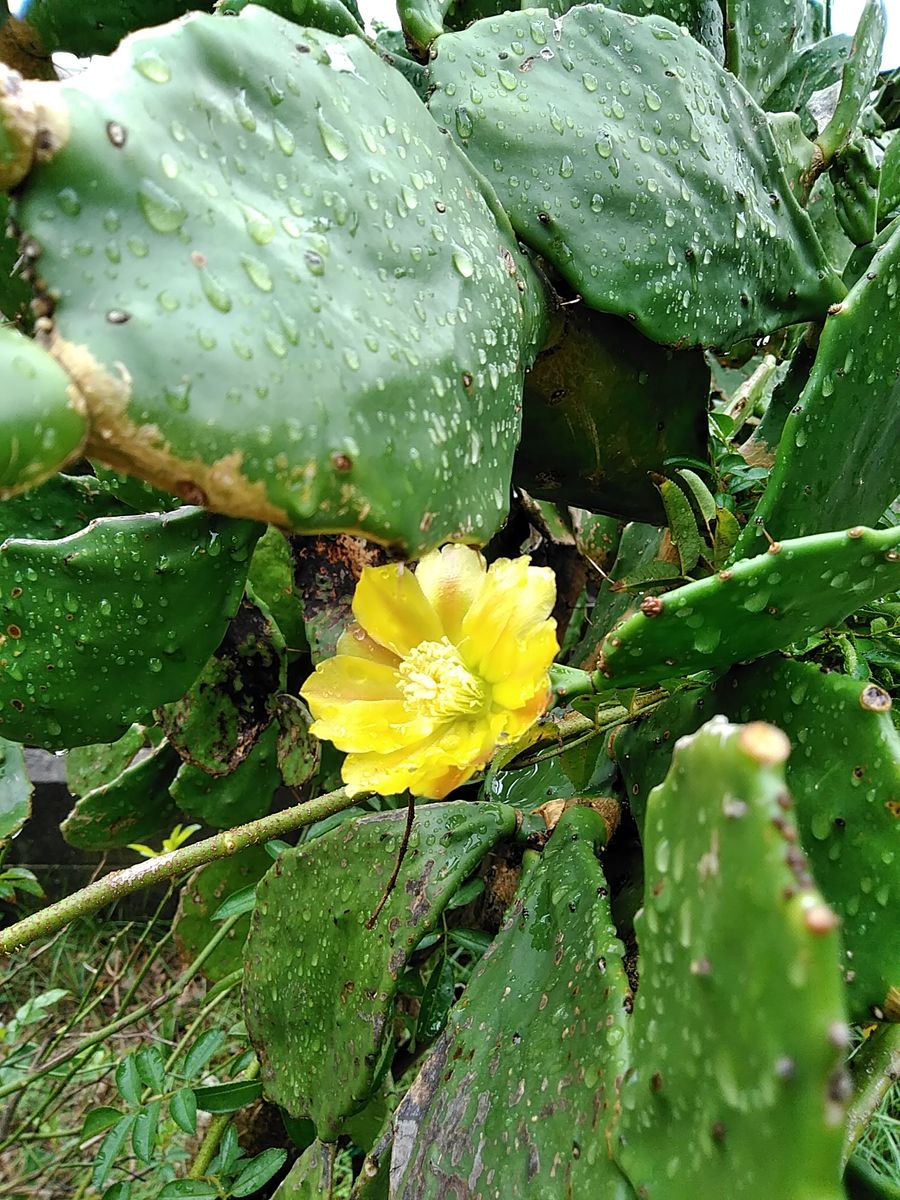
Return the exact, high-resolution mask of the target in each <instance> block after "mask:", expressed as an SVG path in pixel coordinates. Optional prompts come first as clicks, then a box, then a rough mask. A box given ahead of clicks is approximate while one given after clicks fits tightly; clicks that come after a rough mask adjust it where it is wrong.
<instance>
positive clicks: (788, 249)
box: [430, 5, 844, 346]
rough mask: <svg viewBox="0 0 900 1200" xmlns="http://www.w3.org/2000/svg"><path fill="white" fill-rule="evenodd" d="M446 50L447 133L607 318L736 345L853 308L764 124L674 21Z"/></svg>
mask: <svg viewBox="0 0 900 1200" xmlns="http://www.w3.org/2000/svg"><path fill="white" fill-rule="evenodd" d="M434 51H435V52H436V58H435V59H434V61H433V62H432V63H431V68H430V70H431V75H432V78H433V79H434V81H435V83H436V84H437V90H436V91H435V94H434V95H433V97H432V98H431V101H430V108H431V112H432V114H433V115H434V117H435V119H436V120H437V121H438V122H440V123H441V124H442V125H445V126H446V127H447V128H448V129H449V130H450V131H451V133H453V135H454V137H456V139H457V140H458V141H459V143H460V145H461V146H463V147H464V148H465V150H466V152H467V153H468V154H469V155H470V157H471V158H472V161H473V162H474V163H475V165H476V166H477V167H478V168H479V170H481V171H483V172H484V174H485V175H486V176H487V177H488V178H489V179H490V182H491V183H492V184H493V186H494V187H495V188H496V189H497V193H498V195H499V197H500V200H501V202H502V204H503V206H504V208H505V209H506V211H507V212H508V213H509V214H510V219H511V220H512V223H513V225H514V226H515V229H516V231H517V233H518V234H519V235H520V236H521V237H522V238H523V239H524V240H525V241H526V242H528V244H529V245H530V246H532V247H533V248H534V249H535V250H537V251H538V252H539V253H540V254H542V255H543V256H544V257H545V258H547V259H548V260H549V261H550V262H552V263H553V265H554V266H555V267H556V268H557V269H558V270H559V271H560V273H561V274H562V275H563V276H564V277H565V279H566V280H567V281H568V283H569V284H570V285H571V286H572V287H573V288H574V289H575V290H576V291H577V292H578V293H579V294H580V295H582V296H583V297H584V299H585V300H586V301H587V303H588V304H589V305H591V307H593V308H597V309H600V310H601V311H604V312H613V313H617V314H619V315H620V316H626V317H628V318H629V319H630V320H632V321H634V323H635V324H636V325H637V327H638V328H639V329H640V330H641V331H642V332H643V333H645V334H646V335H647V336H648V337H650V338H652V339H653V340H654V341H659V342H666V343H672V344H678V345H683V346H690V345H692V344H694V343H698V342H699V343H702V344H704V345H710V346H723V345H729V344H731V343H732V342H735V341H738V340H740V339H741V338H746V337H752V336H755V335H758V334H761V333H766V332H768V331H770V330H772V329H776V328H778V327H779V326H782V325H789V324H791V323H793V322H796V321H800V320H803V319H805V318H808V317H813V316H818V315H820V314H821V313H823V312H824V311H825V309H826V308H827V306H828V304H829V303H831V302H832V301H836V300H839V299H840V298H841V296H843V294H844V287H843V285H842V284H841V282H840V280H839V279H837V277H836V276H835V275H834V273H833V271H832V270H831V268H830V267H829V265H828V263H827V262H826V260H825V257H824V254H823V252H822V249H821V247H820V246H819V243H818V239H817V238H816V236H815V233H814V232H813V229H812V226H811V224H810V221H809V218H808V217H807V216H806V214H805V213H804V212H803V211H802V210H801V209H800V207H799V205H798V204H797V201H796V200H795V198H794V196H793V194H792V193H791V191H790V188H789V187H788V184H787V181H786V180H785V178H784V175H783V173H782V171H781V168H780V166H779V160H778V154H777V151H776V149H775V144H774V142H773V140H772V135H771V133H770V132H769V129H768V125H767V123H766V119H765V116H764V114H763V113H762V112H761V111H760V110H759V109H758V108H757V106H756V104H755V103H754V102H753V101H752V99H751V98H750V97H749V96H748V95H747V93H746V92H745V91H744V89H743V88H742V87H741V86H740V85H739V84H738V83H737V82H736V81H735V79H734V78H733V76H732V75H730V74H729V73H728V72H727V71H725V70H723V69H722V68H721V67H720V66H719V65H718V63H717V62H716V61H715V60H714V59H713V58H712V57H711V56H710V55H709V54H708V53H707V52H706V51H705V50H704V49H703V48H702V47H701V46H700V45H699V44H698V43H697V42H695V41H694V40H693V38H691V37H689V36H688V35H687V34H686V33H685V32H684V31H682V30H681V29H679V28H678V27H677V26H675V25H673V24H672V23H671V22H669V21H666V20H665V19H664V18H662V17H654V16H650V17H644V18H638V17H631V16H627V15H625V14H622V13H616V12H612V11H610V10H608V9H605V8H603V7H602V6H600V5H581V6H578V7H575V8H572V9H570V10H569V12H567V13H566V14H565V15H564V16H562V17H559V18H557V19H556V20H553V19H552V18H551V17H550V16H549V14H547V13H546V11H545V10H541V9H528V10H526V11H524V12H523V13H505V14H504V15H503V16H501V17H497V18H496V19H490V20H484V21H479V22H476V24H474V25H472V26H470V27H469V28H468V29H467V30H465V31H464V32H463V33H459V34H444V35H443V36H442V37H441V38H439V39H438V41H437V42H436V43H435V46H434ZM498 55H499V57H500V59H501V60H502V61H500V62H498V61H497V59H498ZM495 63H496V65H493V64H495ZM489 64H490V65H489ZM636 66H639V67H640V74H639V75H636V74H635V70H634V67H636ZM736 281H740V285H739V286H736Z"/></svg>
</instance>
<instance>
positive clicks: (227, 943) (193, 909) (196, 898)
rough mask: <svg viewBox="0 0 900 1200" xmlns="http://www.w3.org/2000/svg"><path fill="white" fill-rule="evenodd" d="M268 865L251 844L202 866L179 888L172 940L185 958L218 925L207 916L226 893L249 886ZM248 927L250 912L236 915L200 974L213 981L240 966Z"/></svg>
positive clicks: (197, 950)
mask: <svg viewBox="0 0 900 1200" xmlns="http://www.w3.org/2000/svg"><path fill="white" fill-rule="evenodd" d="M271 865H272V859H271V858H270V857H269V853H268V851H267V850H265V849H264V848H263V847H262V846H251V847H250V849H249V850H242V851H241V852H240V854H235V855H232V857H231V858H223V859H220V860H219V861H218V862H213V863H210V864H209V866H206V867H202V868H201V869H200V870H199V871H195V872H194V874H193V875H192V876H191V877H190V879H189V880H188V881H187V883H186V884H185V886H184V887H183V888H182V890H181V898H180V900H179V902H178V912H177V913H176V915H175V924H174V931H175V942H176V944H177V945H178V947H179V949H180V950H181V952H182V954H183V955H184V957H185V960H186V961H193V959H195V958H196V957H197V955H198V954H199V953H200V951H201V950H202V949H203V947H204V946H205V945H206V944H207V942H208V941H209V940H210V938H211V937H212V936H213V934H215V933H218V931H219V930H220V929H221V928H222V926H221V925H220V924H219V923H218V921H212V920H211V919H210V918H211V917H212V916H213V915H214V913H215V911H216V909H217V908H219V907H220V905H222V904H223V903H224V902H225V901H226V900H227V899H228V897H229V896H233V895H234V893H235V892H239V891H241V890H242V889H243V888H247V887H252V886H253V884H255V883H257V882H258V880H260V879H262V877H263V875H265V873H266V871H268V869H269V867H271ZM249 929H250V914H249V913H245V914H244V915H243V916H242V917H240V918H239V919H238V920H237V921H236V922H235V924H234V926H233V927H232V929H231V930H230V932H229V933H228V935H227V936H226V938H225V940H224V941H223V942H220V943H219V945H218V946H217V947H216V948H215V950H213V952H212V954H211V955H210V956H209V958H207V959H206V960H205V962H204V964H203V974H204V975H205V976H206V978H207V979H209V980H211V981H212V982H213V983H216V982H218V980H220V979H224V978H225V976H226V975H231V974H232V973H233V972H234V971H237V970H239V969H240V966H241V962H242V956H243V952H244V943H245V942H246V940H247V933H248V931H249Z"/></svg>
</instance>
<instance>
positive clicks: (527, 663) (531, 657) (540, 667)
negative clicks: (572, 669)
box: [491, 621, 558, 711]
mask: <svg viewBox="0 0 900 1200" xmlns="http://www.w3.org/2000/svg"><path fill="white" fill-rule="evenodd" d="M557 649H558V646H557V643H556V623H555V622H554V621H544V622H543V623H542V624H541V625H539V626H538V627H537V629H533V630H532V631H531V633H528V634H526V635H525V636H524V637H523V638H522V639H521V641H520V642H519V645H518V650H517V658H516V662H515V663H514V664H513V665H512V668H511V670H510V671H509V673H508V674H506V675H504V676H503V678H501V679H500V681H499V682H498V683H495V684H494V685H493V688H492V692H491V696H492V700H493V703H494V704H495V705H497V706H499V707H502V708H513V709H516V708H522V707H523V706H524V705H526V704H529V703H530V702H531V701H532V700H533V699H534V697H535V696H537V695H541V696H544V695H546V694H547V693H548V675H547V673H548V671H549V670H550V664H551V663H552V662H553V659H554V658H555V656H556V652H557ZM491 665H492V666H493V665H494V661H493V659H492V661H491ZM504 665H507V664H505V663H504V662H503V659H502V656H498V667H502V666H504ZM541 711H543V710H541Z"/></svg>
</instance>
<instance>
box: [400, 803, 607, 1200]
mask: <svg viewBox="0 0 900 1200" xmlns="http://www.w3.org/2000/svg"><path fill="white" fill-rule="evenodd" d="M604 840H605V827H604V824H603V821H602V820H601V818H600V817H599V816H598V814H597V813H595V812H594V811H593V810H592V809H590V808H587V807H585V808H577V807H576V808H571V809H569V810H567V812H566V813H565V814H564V815H563V817H562V818H561V819H560V822H559V824H558V825H557V827H556V829H555V830H554V832H553V835H552V837H551V839H550V842H549V844H548V846H547V849H546V850H545V851H544V853H543V854H542V855H541V857H540V859H538V861H537V862H536V863H530V864H529V863H526V865H525V866H524V869H523V874H522V881H521V885H520V890H519V894H518V895H517V897H516V900H515V901H514V903H513V904H512V906H511V908H510V911H509V913H508V914H507V917H506V920H505V922H504V925H503V928H502V929H501V931H500V933H499V934H498V936H497V939H496V941H495V942H494V944H493V945H492V946H491V948H490V949H489V951H488V952H487V954H486V955H485V957H484V959H483V960H482V962H481V964H480V966H479V967H478V969H477V971H476V973H475V974H474V976H473V978H472V980H471V982H470V983H469V986H468V988H467V989H466V993H465V996H464V998H463V1000H462V1002H461V1003H460V1004H459V1005H458V1007H457V1008H456V1009H454V1011H453V1013H452V1014H451V1016H450V1021H449V1024H448V1027H447V1029H446V1031H445V1033H444V1034H443V1035H442V1037H441V1038H440V1039H439V1041H438V1042H437V1044H436V1045H435V1047H434V1049H433V1050H432V1051H431V1054H430V1055H429V1056H428V1058H427V1059H426V1060H425V1062H424V1064H423V1066H422V1069H421V1072H420V1074H419V1075H418V1077H417V1079H416V1080H415V1082H414V1083H413V1085H412V1087H411V1088H410V1090H409V1091H408V1092H407V1094H406V1096H405V1097H404V1098H403V1099H402V1100H401V1102H400V1104H399V1106H398V1108H397V1112H396V1115H395V1118H394V1136H395V1149H394V1153H393V1157H392V1160H391V1194H392V1195H393V1196H395V1197H396V1198H397V1200H432V1198H436V1197H438V1196H444V1195H446V1194H447V1189H448V1188H449V1189H452V1188H454V1187H456V1188H457V1189H458V1188H459V1187H460V1186H461V1185H460V1184H459V1182H458V1181H459V1180H465V1181H466V1184H465V1185H462V1186H465V1187H466V1188H467V1190H466V1191H465V1192H464V1193H463V1194H465V1195H467V1196H468V1195H471V1196H475V1195H478V1194H479V1191H480V1190H483V1189H486V1188H489V1187H490V1185H491V1181H492V1180H494V1179H497V1178H502V1179H503V1195H504V1196H508V1197H510V1200H512V1198H514V1197H515V1198H518V1197H531V1196H533V1197H538V1196H545V1195H549V1194H550V1193H551V1192H552V1193H554V1194H556V1192H557V1191H558V1192H559V1194H561V1195H571V1196H580V1195H587V1194H589V1193H590V1192H592V1191H593V1192H594V1194H597V1195H602V1196H604V1197H609V1200H627V1198H628V1197H629V1195H631V1189H630V1188H629V1187H628V1185H627V1182H626V1181H625V1179H623V1178H622V1176H621V1174H620V1172H619V1170H618V1168H617V1167H616V1166H615V1165H614V1164H613V1163H612V1162H611V1161H610V1160H609V1158H608V1156H607V1155H606V1152H605V1147H604V1130H605V1129H606V1128H607V1127H608V1126H609V1124H610V1121H611V1120H612V1118H613V1114H614V1111H615V1108H616V1087H617V1080H618V1079H619V1078H620V1077H621V1076H622V1075H623V1074H624V1071H625V1066H626V1063H627V1061H628V1052H627V1046H628V1041H627V1039H628V1019H627V1013H628V1011H630V1008H631V992H630V989H629V986H628V981H627V979H626V977H625V972H624V969H623V967H622V961H621V956H622V946H621V943H620V942H619V940H618V938H617V936H616V933H615V929H614V927H613V925H612V922H611V919H610V916H609V910H608V906H607V900H606V896H607V891H606V887H605V881H604V879H603V873H602V871H601V869H600V866H599V863H598V862H597V859H596V855H595V853H594V845H595V843H596V844H601V843H602V842H603V841H604ZM507 1106H509V1107H507ZM510 1109H511V1110H512V1112H513V1114H514V1115H513V1120H512V1122H510V1119H509V1112H510ZM564 1144H565V1145H566V1146H567V1147H568V1152H567V1153H566V1154H565V1155H562V1154H561V1153H560V1147H561V1146H562V1145H564Z"/></svg>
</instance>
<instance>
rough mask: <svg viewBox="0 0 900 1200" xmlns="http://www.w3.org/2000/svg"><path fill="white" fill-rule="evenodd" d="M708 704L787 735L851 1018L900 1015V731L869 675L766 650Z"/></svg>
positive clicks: (803, 835) (790, 768) (801, 822)
mask: <svg viewBox="0 0 900 1200" xmlns="http://www.w3.org/2000/svg"><path fill="white" fill-rule="evenodd" d="M714 702H715V705H716V711H718V712H725V713H726V715H727V716H728V717H729V718H731V719H732V720H736V721H747V720H758V719H760V718H762V719H764V720H766V721H771V722H772V723H773V724H775V725H777V726H778V727H779V728H780V729H783V730H784V732H785V733H786V734H787V735H788V737H789V738H790V739H791V742H792V743H793V745H794V750H793V753H792V755H791V757H790V759H789V760H788V765H787V783H788V787H789V788H790V790H791V793H792V794H793V796H794V799H795V801H796V804H797V824H798V826H799V829H800V839H801V841H802V843H803V847H804V849H805V850H806V853H807V855H808V856H809V859H810V862H811V864H812V868H813V873H814V875H815V878H816V883H817V884H818V886H819V887H820V888H821V889H822V892H823V894H824V896H825V898H826V899H827V900H828V903H829V904H831V905H832V907H833V908H834V909H835V911H836V912H837V913H838V914H839V916H840V917H841V919H842V922H843V941H844V958H843V960H842V963H843V967H844V975H845V979H846V982H847V995H848V1000H849V1003H850V1005H851V1011H852V1015H853V1017H854V1019H855V1020H860V1021H868V1020H871V1018H872V1017H873V1016H874V1017H876V1018H879V1019H880V1018H883V1017H888V1019H890V1020H895V1021H898V1020H900V923H898V922H897V921H896V920H895V919H894V917H893V915H892V914H894V913H896V911H897V909H898V906H900V877H898V872H897V866H896V853H897V849H896V847H897V839H898V833H900V734H898V732H897V730H896V728H895V726H894V723H893V721H892V720H891V713H890V707H891V701H890V697H889V696H888V694H887V693H886V692H884V691H883V690H882V689H881V688H880V687H878V686H877V685H875V684H872V683H869V682H866V681H861V680H858V679H850V678H848V677H847V676H844V675H839V674H837V673H834V672H832V673H829V674H826V673H824V672H822V671H820V670H819V669H818V668H817V667H816V666H815V665H813V664H812V663H805V662H792V661H791V660H790V659H781V658H775V659H768V660H764V661H763V662H759V663H755V664H753V665H752V666H750V667H740V668H738V669H736V670H735V671H732V672H731V673H730V674H729V675H727V676H726V677H725V678H724V679H722V680H720V681H719V683H718V684H717V686H716V691H715V698H714Z"/></svg>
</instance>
